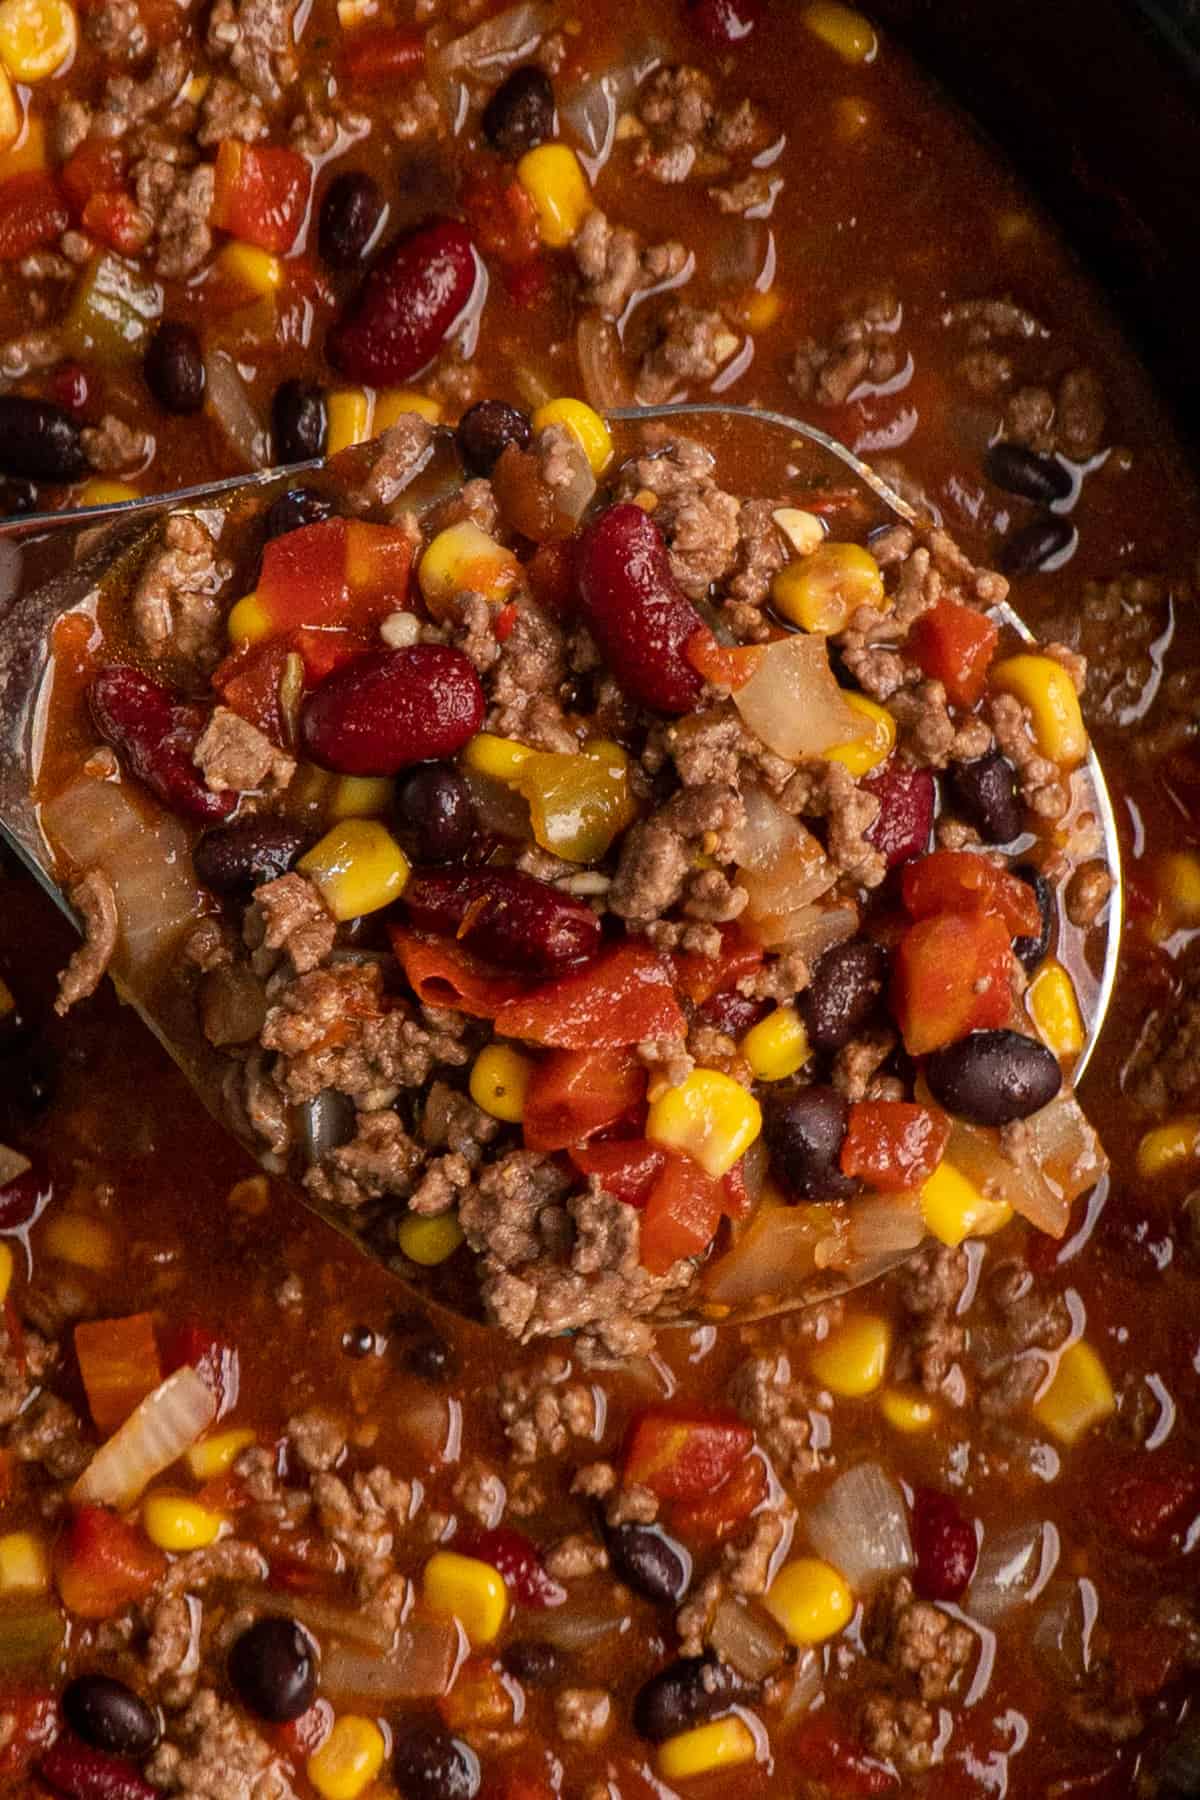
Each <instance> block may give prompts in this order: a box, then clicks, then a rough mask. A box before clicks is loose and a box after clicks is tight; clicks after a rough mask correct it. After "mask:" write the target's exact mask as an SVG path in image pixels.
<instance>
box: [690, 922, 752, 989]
mask: <svg viewBox="0 0 1200 1800" xmlns="http://www.w3.org/2000/svg"><path fill="white" fill-rule="evenodd" d="M762 959H763V953H762V946H761V944H752V943H751V942H750V940H749V939H748V938H744V937H743V936H742V935H741V933H740V932H739V931H738V929H737V927H736V926H733V925H724V926H722V928H721V954H720V955H719V956H690V955H689V956H677V957H676V958H675V980H676V982H677V984H678V986H679V989H680V991H681V992H682V993H684V994H686V995H687V997H688V999H689V1000H690V1001H692V1003H693V1005H695V1006H703V1005H704V1002H705V1001H706V1000H711V999H712V997H713V995H714V994H722V993H724V992H725V991H726V989H728V988H732V987H736V986H737V984H738V982H739V981H741V980H743V979H744V977H745V976H747V975H753V974H754V972H755V970H756V969H758V968H759V967H760V965H761V963H762Z"/></svg>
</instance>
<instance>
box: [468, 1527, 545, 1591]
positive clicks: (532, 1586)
mask: <svg viewBox="0 0 1200 1800" xmlns="http://www.w3.org/2000/svg"><path fill="white" fill-rule="evenodd" d="M454 1548H455V1549H456V1550H460V1551H461V1552H462V1554H463V1555H464V1556H475V1557H478V1558H479V1560H480V1562H485V1563H490V1564H491V1566H492V1568H493V1569H496V1570H498V1571H499V1573H500V1574H501V1575H503V1577H504V1580H505V1583H506V1585H507V1587H508V1591H509V1593H510V1594H511V1595H512V1597H513V1599H514V1600H515V1601H516V1603H517V1605H518V1606H528V1607H531V1608H533V1610H534V1611H536V1612H544V1611H545V1609H546V1608H547V1607H548V1606H561V1605H562V1603H563V1601H564V1600H565V1599H566V1597H567V1590H566V1588H565V1587H564V1586H563V1585H562V1583H561V1581H555V1579H554V1577H553V1575H548V1574H547V1573H546V1567H545V1564H544V1563H543V1562H542V1559H541V1555H540V1553H539V1551H538V1547H537V1545H536V1544H535V1543H534V1542H533V1541H532V1539H530V1538H527V1537H526V1536H525V1533H524V1532H523V1531H515V1530H514V1529H513V1528H512V1527H511V1526H508V1525H500V1526H498V1527H497V1528H496V1529H495V1530H494V1531H470V1532H467V1533H466V1534H465V1535H464V1536H463V1537H462V1538H461V1539H460V1538H457V1537H456V1538H455V1540H454Z"/></svg>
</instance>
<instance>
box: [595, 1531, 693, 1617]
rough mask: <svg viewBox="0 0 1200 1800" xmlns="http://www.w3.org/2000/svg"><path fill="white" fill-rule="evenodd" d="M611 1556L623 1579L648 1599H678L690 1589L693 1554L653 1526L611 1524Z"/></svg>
mask: <svg viewBox="0 0 1200 1800" xmlns="http://www.w3.org/2000/svg"><path fill="white" fill-rule="evenodd" d="M604 1537H605V1542H606V1543H607V1545H608V1559H609V1562H610V1563H611V1564H612V1567H613V1569H614V1570H615V1572H616V1573H617V1574H618V1575H619V1576H620V1577H621V1580H622V1581H627V1582H628V1583H629V1586H630V1587H631V1588H633V1589H634V1590H635V1592H636V1593H639V1594H644V1595H645V1597H646V1599H647V1600H661V1601H677V1600H681V1599H682V1598H683V1596H684V1594H685V1593H686V1592H687V1585H688V1582H689V1580H690V1579H691V1573H692V1568H691V1557H690V1556H688V1554H687V1552H686V1551H685V1550H683V1549H681V1548H680V1546H679V1545H678V1544H675V1543H672V1541H671V1539H670V1538H669V1537H667V1536H666V1535H665V1534H664V1533H663V1532H661V1531H659V1530H658V1528H657V1527H656V1526H653V1525H632V1524H626V1525H610V1526H608V1527H607V1528H606V1530H605V1533H604Z"/></svg>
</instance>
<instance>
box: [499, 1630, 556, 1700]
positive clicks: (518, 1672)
mask: <svg viewBox="0 0 1200 1800" xmlns="http://www.w3.org/2000/svg"><path fill="white" fill-rule="evenodd" d="M500 1660H501V1662H502V1663H503V1664H504V1667H505V1668H506V1669H507V1671H508V1673H509V1674H510V1675H515V1676H516V1678H517V1680H518V1681H520V1682H523V1683H524V1684H525V1686H526V1687H533V1688H545V1687H557V1685H558V1683H559V1682H560V1681H561V1680H562V1679H563V1676H564V1675H565V1674H566V1673H567V1672H568V1671H567V1668H566V1662H567V1659H566V1657H565V1656H564V1655H563V1652H562V1651H561V1650H560V1649H559V1648H558V1646H557V1645H556V1644H548V1643H547V1642H546V1641H545V1639H544V1638H518V1639H517V1641H516V1643H515V1644H510V1645H509V1646H508V1648H507V1650H505V1652H504V1654H503V1655H502V1656H501V1658H500Z"/></svg>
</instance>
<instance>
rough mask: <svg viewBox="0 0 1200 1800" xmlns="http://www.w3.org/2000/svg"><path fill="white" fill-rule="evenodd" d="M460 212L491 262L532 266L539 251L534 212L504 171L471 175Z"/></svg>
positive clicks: (513, 180) (465, 186) (520, 188)
mask: <svg viewBox="0 0 1200 1800" xmlns="http://www.w3.org/2000/svg"><path fill="white" fill-rule="evenodd" d="M461 202H462V209H463V212H464V213H465V214H466V216H467V220H468V222H469V223H470V225H471V226H472V228H473V229H474V233H475V238H476V242H477V243H478V245H479V248H480V250H481V251H482V252H483V254H484V255H485V256H487V257H490V258H491V259H492V260H493V261H494V262H498V263H506V264H509V265H515V264H521V263H528V262H532V261H533V259H534V257H536V256H537V254H538V252H539V250H540V249H541V241H542V240H541V233H540V231H539V229H538V216H537V208H536V207H535V206H534V204H533V201H532V200H531V199H530V197H529V195H528V194H527V193H526V192H525V189H524V188H523V187H522V186H521V184H520V182H519V181H518V180H517V179H516V177H515V176H514V175H513V174H512V172H511V170H509V169H505V168H495V169H485V170H483V171H482V172H480V173H477V174H475V175H472V176H471V177H470V178H469V179H468V180H467V182H466V184H465V185H464V187H463V190H462V196H461Z"/></svg>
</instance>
